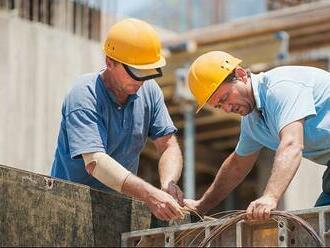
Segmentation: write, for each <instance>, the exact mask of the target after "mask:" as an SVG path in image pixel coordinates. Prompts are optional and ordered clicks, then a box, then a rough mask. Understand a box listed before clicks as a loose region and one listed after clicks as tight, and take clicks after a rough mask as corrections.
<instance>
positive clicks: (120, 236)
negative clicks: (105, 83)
mask: <svg viewBox="0 0 330 248" xmlns="http://www.w3.org/2000/svg"><path fill="white" fill-rule="evenodd" d="M182 2H184V4H182V5H180V6H181V7H185V8H188V10H186V13H189V12H190V11H189V10H190V9H189V8H191V9H193V8H196V6H195V5H194V2H196V1H193V0H185V1H182ZM207 2H208V4H209V5H208V6H207V7H205V6H204V5H203V6H202V5H199V8H201V10H200V11H201V12H203V11H204V12H205V13H208V12H207V11H208V10H213V11H214V12H212V15H211V14H210V15H209V17H210V18H209V19H208V21H207V23H206V24H205V25H204V27H197V28H196V27H195V28H194V29H192V30H187V31H184V32H181V33H175V32H173V31H168V30H165V29H162V28H158V29H157V30H158V31H159V33H160V37H161V39H162V45H163V50H164V54H166V60H167V66H166V67H165V68H164V71H163V74H164V75H163V77H162V78H160V79H158V80H157V82H158V83H159V85H160V86H161V89H162V91H163V94H164V97H165V102H166V105H167V107H168V109H169V112H170V115H171V117H172V120H173V121H174V124H175V126H176V127H177V128H178V133H177V137H178V141H179V144H180V146H181V148H182V150H183V153H184V161H185V166H184V168H185V171H184V172H183V175H182V180H181V181H180V186H182V189H183V190H184V191H185V194H187V196H189V197H188V198H196V199H197V198H199V197H200V196H201V195H202V194H203V193H204V192H205V190H206V189H207V187H208V186H209V185H210V184H211V182H212V180H213V178H214V177H215V175H216V173H217V171H218V169H219V166H220V165H221V163H222V162H223V161H224V159H225V158H226V157H227V156H228V155H229V154H230V153H231V152H233V150H234V149H235V147H236V144H237V141H238V137H239V133H240V116H238V115H236V114H224V113H223V111H222V110H221V111H219V110H214V109H212V108H211V107H208V106H206V107H204V108H203V109H202V110H201V111H200V112H199V113H198V114H197V115H195V114H194V112H195V105H194V102H193V101H191V96H190V94H189V92H188V93H187V88H186V84H185V75H186V73H187V67H188V66H189V65H190V64H191V63H192V62H193V61H194V60H195V59H196V58H197V57H198V56H200V55H201V54H203V53H205V52H208V51H212V50H223V51H227V52H230V53H231V54H233V55H235V56H237V57H239V58H244V61H243V66H245V67H248V68H249V69H250V70H251V71H252V72H255V73H258V72H261V71H265V70H268V69H271V68H273V67H275V66H279V65H308V66H314V67H318V68H322V69H324V70H327V71H329V70H330V64H329V63H330V62H329V61H330V1H329V0H323V1H321V0H320V1H311V0H310V1H302V0H301V1H299V0H295V1H293V0H291V1H289V0H288V1H283V0H282V1H279V0H278V1H270V0H268V1H265V3H264V6H265V8H266V9H265V11H264V13H262V14H258V15H255V16H250V17H244V18H241V19H234V20H229V21H227V20H226V18H225V16H224V15H225V14H224V13H222V12H223V10H224V9H226V8H227V9H229V7H228V6H227V7H226V4H227V5H228V4H229V3H228V2H230V1H211V0H210V1H207ZM117 5H118V2H117V1H74V0H62V1H54V0H39V1H36V0H0V32H1V34H2V35H1V36H2V41H1V43H0V54H1V60H0V106H2V107H1V108H0V116H1V119H2V122H1V123H0V130H1V135H0V164H1V165H2V166H0V171H1V173H0V175H1V177H0V186H1V190H2V193H1V200H0V206H1V208H0V216H1V218H0V220H1V223H0V245H1V246H34V245H38V246H119V245H122V246H134V245H136V244H137V243H138V242H139V240H140V238H141V237H147V238H146V240H147V241H146V242H149V241H150V240H151V241H150V242H153V243H151V245H158V246H159V245H164V246H174V245H177V246H188V245H191V246H196V245H198V244H201V242H202V240H203V239H204V238H205V237H206V236H207V235H210V234H211V233H212V231H214V230H215V227H218V226H221V225H222V224H223V223H224V220H223V219H220V220H219V219H218V220H215V221H218V222H212V223H211V222H202V223H199V224H198V225H197V226H196V224H183V223H184V222H185V223H187V222H189V220H185V221H183V222H182V223H172V224H173V225H172V226H171V227H168V228H160V229H148V228H149V224H150V213H149V212H148V210H147V208H146V207H145V206H143V204H141V203H140V202H138V201H132V200H131V199H128V198H127V197H123V196H120V195H117V194H115V195H111V194H107V193H103V192H100V191H97V190H93V189H91V188H89V187H87V186H82V185H78V184H74V183H70V182H64V181H61V180H56V179H54V178H50V177H48V176H46V175H48V174H49V170H50V166H51V163H52V160H53V156H54V149H55V143H56V137H57V134H58V129H59V124H60V112H61V111H60V109H61V104H62V101H63V98H64V96H65V94H66V92H67V91H68V90H69V88H70V87H71V84H72V81H73V79H74V78H75V77H77V76H78V75H80V74H82V73H87V72H92V71H98V70H100V68H102V67H103V66H104V62H103V60H104V58H103V54H102V50H101V48H100V42H101V40H103V39H104V35H105V33H106V31H107V30H108V28H109V27H110V26H111V25H112V24H114V23H115V22H116V21H118V20H119V19H121V18H122V17H119V16H116V15H115V9H116V6H117ZM104 6H106V10H107V11H105V7H104ZM215 10H219V11H215ZM220 10H222V12H221V11H220ZM151 12H152V11H151ZM204 12H203V13H204ZM187 18H188V19H187V20H190V24H189V25H187V24H186V26H187V27H188V26H190V27H194V25H192V24H191V23H194V21H193V19H192V17H191V16H188V17H187ZM189 18H190V19H189ZM177 21H178V22H179V21H180V19H178V20H177ZM181 21H182V20H181ZM172 22H175V20H174V19H173V20H172ZM171 25H180V24H179V23H177V24H173V23H172V24H171ZM206 25H207V26H206ZM173 30H174V29H173ZM273 159H274V152H272V151H270V150H267V149H264V150H262V152H261V155H260V156H259V158H258V160H257V162H256V166H255V167H254V169H253V170H252V171H251V173H250V174H249V175H248V177H247V178H246V179H245V180H244V181H243V183H242V184H240V185H239V186H238V187H237V188H236V190H235V191H233V192H232V193H231V194H230V195H229V196H228V197H227V198H226V199H225V200H224V201H223V202H222V203H221V204H220V205H219V206H217V207H216V208H215V209H214V210H212V212H211V213H210V214H212V213H218V212H221V211H228V210H235V209H236V210H237V209H246V208H247V206H248V205H249V203H250V202H251V201H252V200H254V199H256V198H257V197H258V196H260V195H261V194H262V191H263V189H264V187H265V184H266V182H267V179H268V177H269V175H270V170H271V166H272V162H273ZM158 160H159V156H158V155H157V153H156V152H155V148H154V147H153V145H152V143H151V142H148V143H147V145H146V147H145V149H144V151H143V152H142V154H141V157H140V167H139V172H138V175H139V176H141V177H142V178H144V179H146V181H148V182H150V183H151V184H153V185H155V186H157V187H159V176H158V173H157V166H158ZM323 171H324V167H322V166H319V165H317V164H314V163H312V162H310V161H309V160H305V159H304V160H303V161H302V164H301V166H300V168H299V171H298V173H297V175H296V176H295V178H294V180H293V181H292V182H291V184H290V187H289V188H288V190H287V191H286V193H285V195H284V197H283V198H282V200H281V202H280V204H279V207H278V209H279V210H297V209H299V210H298V211H296V212H294V213H296V214H297V215H298V216H301V217H302V218H303V219H305V220H306V221H307V222H308V223H309V224H310V225H311V226H312V227H313V228H314V230H315V232H316V234H317V235H319V238H320V239H321V242H322V243H324V244H326V245H330V243H329V242H330V241H329V238H328V236H329V235H328V232H329V223H328V222H329V216H328V215H329V211H330V210H329V209H328V208H327V207H322V208H312V206H313V204H314V202H315V200H316V198H317V197H318V195H319V193H320V192H321V191H322V190H321V184H322V183H321V178H322V173H323ZM36 173H37V174H36ZM114 200H115V201H116V204H112V202H114ZM117 202H118V203H117ZM50 206H51V207H50ZM301 209H307V210H301ZM275 219H276V220H270V221H267V222H256V223H252V224H249V223H244V222H243V221H241V220H238V221H237V223H234V224H233V225H231V226H230V228H229V229H227V230H225V234H222V235H221V236H220V235H219V236H216V235H214V237H215V238H214V239H213V240H211V241H209V243H205V244H204V245H211V246H220V245H221V246H276V245H278V246H317V245H322V243H317V242H318V241H317V240H316V239H315V240H314V239H313V238H312V237H313V236H312V234H310V233H309V232H308V231H306V230H303V229H304V226H303V225H302V224H301V223H300V222H299V224H297V223H295V222H294V221H292V219H289V218H287V219H285V218H283V217H276V218H275ZM213 221H214V220H213ZM180 224H182V225H180ZM191 230H192V231H191ZM131 231H133V232H131ZM200 233H202V234H200ZM198 235H200V236H198ZM193 236H194V237H197V236H198V238H197V239H196V240H195V241H194V240H193V238H192V237H193ZM150 237H152V238H151V239H150ZM182 237H183V238H182ZM148 238H149V241H148ZM145 244H148V243H145ZM149 245H150V243H149Z"/></svg>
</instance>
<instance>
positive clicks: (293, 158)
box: [247, 120, 304, 219]
mask: <svg viewBox="0 0 330 248" xmlns="http://www.w3.org/2000/svg"><path fill="white" fill-rule="evenodd" d="M280 140H281V141H280V145H279V147H278V148H277V151H276V154H275V159H274V164H273V169H272V173H271V176H270V178H269V180H268V183H267V186H266V189H265V191H264V194H263V196H262V197H260V198H259V199H257V200H255V201H253V202H251V204H250V205H249V207H248V209H247V213H248V218H249V219H267V218H269V217H270V211H271V210H272V209H275V208H276V207H277V204H278V201H279V200H280V198H281V197H282V195H283V193H284V192H285V190H286V189H287V187H288V185H289V184H290V182H291V180H292V179H293V177H294V175H295V174H296V172H297V170H298V168H299V165H300V162H301V158H302V151H303V148H304V147H303V145H304V120H299V121H295V122H292V123H290V124H289V125H287V126H285V127H284V128H283V129H282V130H281V132H280Z"/></svg>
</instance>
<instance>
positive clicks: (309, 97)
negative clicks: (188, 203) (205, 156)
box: [235, 66, 330, 164]
mask: <svg viewBox="0 0 330 248" xmlns="http://www.w3.org/2000/svg"><path fill="white" fill-rule="evenodd" d="M251 79H252V88H253V93H254V97H255V100H256V110H254V111H253V112H251V113H250V114H248V115H246V116H244V117H242V119H241V134H240V138H239V142H238V144H237V146H236V149H235V151H236V153H237V154H239V155H241V156H245V155H248V154H251V153H253V152H255V151H258V150H260V149H261V148H262V147H267V148H269V149H271V150H276V149H277V147H278V146H279V143H280V138H279V134H280V131H281V130H282V129H283V127H285V126H287V125H288V124H290V123H292V122H294V121H297V120H300V119H304V150H303V156H304V157H307V158H310V159H311V160H314V158H318V157H322V155H325V154H330V73H329V72H326V71H324V70H321V69H318V68H313V67H306V66H283V67H277V68H275V69H272V70H270V71H268V72H265V73H260V74H258V75H255V74H252V75H251ZM329 159H330V158H327V159H325V160H324V161H322V162H321V163H322V164H326V162H327V160H329ZM318 162H320V161H318Z"/></svg>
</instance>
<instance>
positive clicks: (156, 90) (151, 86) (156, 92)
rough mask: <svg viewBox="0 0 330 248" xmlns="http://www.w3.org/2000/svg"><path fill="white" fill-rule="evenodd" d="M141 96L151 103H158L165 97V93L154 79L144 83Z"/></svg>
mask: <svg viewBox="0 0 330 248" xmlns="http://www.w3.org/2000/svg"><path fill="white" fill-rule="evenodd" d="M140 94H142V95H143V97H144V98H146V99H149V100H151V101H157V100H159V99H160V98H162V97H163V92H162V90H161V88H160V87H159V85H158V83H157V82H156V81H155V80H153V79H151V80H147V81H145V82H144V83H143V86H142V87H141V91H140Z"/></svg>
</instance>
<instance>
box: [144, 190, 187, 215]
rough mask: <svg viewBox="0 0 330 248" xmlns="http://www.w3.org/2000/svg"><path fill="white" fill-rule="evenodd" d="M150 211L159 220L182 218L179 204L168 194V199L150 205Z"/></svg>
mask: <svg viewBox="0 0 330 248" xmlns="http://www.w3.org/2000/svg"><path fill="white" fill-rule="evenodd" d="M150 209H151V211H152V213H153V214H154V215H155V216H156V217H157V218H159V219H161V220H167V221H169V220H175V219H182V218H184V213H183V211H182V209H181V207H180V206H179V204H178V203H177V202H176V201H175V200H174V199H173V198H172V197H171V196H170V195H168V199H163V201H162V202H158V203H156V204H154V206H152V207H150Z"/></svg>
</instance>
